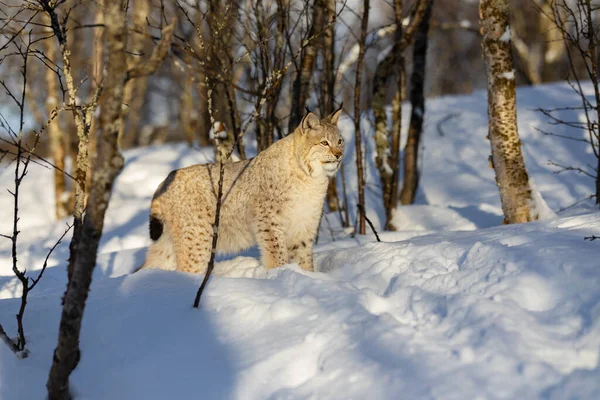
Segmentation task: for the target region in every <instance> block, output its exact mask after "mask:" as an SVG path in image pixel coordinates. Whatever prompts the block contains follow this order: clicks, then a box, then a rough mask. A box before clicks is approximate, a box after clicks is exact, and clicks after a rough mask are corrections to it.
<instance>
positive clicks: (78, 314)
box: [46, 0, 127, 400]
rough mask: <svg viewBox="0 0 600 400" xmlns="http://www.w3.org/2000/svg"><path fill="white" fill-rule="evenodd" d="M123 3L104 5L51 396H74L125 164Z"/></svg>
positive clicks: (125, 74)
mask: <svg viewBox="0 0 600 400" xmlns="http://www.w3.org/2000/svg"><path fill="white" fill-rule="evenodd" d="M126 4H127V1H126V0H123V1H122V2H117V1H112V2H107V5H106V8H105V29H106V40H107V43H108V64H107V73H106V78H105V82H104V85H105V87H104V94H103V102H102V108H101V110H102V114H101V116H100V127H101V130H102V134H101V136H100V141H99V143H98V158H97V162H96V166H95V170H94V174H93V177H92V186H91V191H90V198H89V203H88V207H87V212H86V216H85V220H84V222H83V229H82V235H81V243H80V245H79V246H78V249H77V250H78V254H77V258H76V260H75V267H74V270H73V276H72V278H71V281H70V283H69V289H68V290H67V293H66V295H65V299H64V305H63V311H62V315H61V321H60V328H59V338H58V345H57V347H56V350H55V351H54V358H53V362H52V367H51V369H50V374H49V377H48V382H47V384H46V386H47V388H48V398H49V399H50V400H55V399H70V398H71V397H72V396H71V394H70V393H69V376H70V374H71V372H72V371H73V369H74V368H75V367H76V365H77V361H78V358H79V354H80V353H79V333H80V330H81V320H82V318H83V312H84V308H85V303H86V300H87V297H88V292H89V288H90V284H91V282H92V273H93V270H94V267H95V265H96V253H97V250H98V243H99V241H100V236H101V234H102V228H103V225H104V214H105V212H106V208H107V207H108V201H109V199H110V193H111V190H112V185H113V182H114V179H115V177H116V176H117V174H118V173H119V171H120V170H121V168H122V166H123V157H122V156H121V154H120V153H119V149H118V144H117V141H118V135H119V131H120V125H121V122H122V118H121V104H122V102H123V92H124V84H125V79H126V76H127V63H126V58H125V44H126V40H127V25H126V18H125V7H126Z"/></svg>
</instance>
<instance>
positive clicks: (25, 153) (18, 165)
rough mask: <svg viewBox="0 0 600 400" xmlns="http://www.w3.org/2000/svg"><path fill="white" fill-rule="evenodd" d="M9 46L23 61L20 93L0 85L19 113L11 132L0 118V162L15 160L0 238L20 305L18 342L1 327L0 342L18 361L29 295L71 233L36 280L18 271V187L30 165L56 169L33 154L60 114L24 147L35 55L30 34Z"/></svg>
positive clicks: (55, 113) (24, 352)
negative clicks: (8, 228)
mask: <svg viewBox="0 0 600 400" xmlns="http://www.w3.org/2000/svg"><path fill="white" fill-rule="evenodd" d="M36 14H37V13H34V16H35V15H36ZM28 25H29V22H25V23H24V27H25V28H26V27H27V26H28ZM15 38H16V37H15V36H13V38H12V39H15ZM9 43H11V41H9ZM12 45H13V46H14V48H15V49H16V52H15V53H14V55H18V56H19V57H20V58H21V59H22V68H21V77H22V89H21V92H20V93H19V94H13V92H12V91H11V89H10V88H9V86H8V85H7V84H6V83H5V82H4V81H0V85H2V87H3V88H4V89H5V91H6V93H7V95H8V96H9V97H10V98H11V99H12V100H13V101H14V103H15V104H16V106H17V108H18V110H19V127H18V130H17V131H15V130H13V129H12V127H10V126H9V125H8V122H7V121H6V119H5V118H4V116H2V118H0V127H1V128H3V129H4V130H5V131H7V133H8V139H2V141H3V142H5V143H7V144H9V145H10V147H9V149H7V150H2V151H0V160H2V159H3V158H4V157H5V156H6V155H10V156H14V158H13V160H12V162H13V163H14V186H13V188H12V190H9V192H10V194H11V195H12V197H13V204H12V206H13V221H12V223H13V226H12V228H13V229H12V233H11V234H10V235H6V234H0V238H4V239H8V240H10V242H11V244H12V246H11V256H12V271H13V273H14V274H15V276H16V277H17V279H18V280H19V282H20V283H21V301H20V306H19V311H18V313H17V315H16V319H17V335H18V336H17V340H16V341H13V340H12V339H11V338H10V337H9V336H8V334H7V333H6V331H5V329H4V328H3V326H2V324H0V339H2V341H3V342H5V343H6V344H7V345H8V347H9V348H10V349H11V350H12V351H13V352H14V353H15V355H16V356H17V357H18V358H25V357H27V356H28V354H29V352H28V351H27V349H26V348H25V345H26V344H27V339H26V336H25V328H24V326H23V317H24V315H25V310H26V306H27V298H28V295H29V293H30V292H31V291H32V290H33V289H34V288H35V287H36V285H37V284H38V283H39V281H40V279H41V278H42V276H43V274H44V272H45V270H46V267H47V265H48V259H49V257H50V256H51V255H52V252H53V251H54V249H55V248H56V247H57V246H58V245H59V244H60V243H61V241H62V239H63V238H64V236H65V235H66V234H67V233H68V231H69V230H70V228H71V227H70V226H69V227H68V228H67V229H66V230H65V232H64V233H63V234H62V236H61V237H60V238H59V239H58V241H57V242H56V243H55V244H54V245H53V246H52V248H51V249H50V250H49V251H48V253H47V255H46V258H45V260H44V263H43V265H42V268H41V269H40V271H39V272H38V274H37V277H33V274H31V273H29V274H28V273H27V271H26V268H20V266H19V262H18V254H17V245H18V238H19V233H20V230H19V220H20V217H19V201H20V196H21V184H22V183H23V179H25V176H26V175H27V174H28V172H29V166H30V164H31V162H37V160H41V161H44V162H45V163H46V164H50V165H51V166H53V167H54V168H56V166H54V165H53V164H51V163H49V162H47V161H46V160H44V159H42V158H41V157H39V156H37V155H36V154H35V152H36V148H37V146H38V144H39V143H40V139H41V137H42V134H43V132H44V131H45V130H46V129H47V128H48V127H49V126H52V122H53V121H54V120H55V119H56V117H57V116H58V115H59V113H60V112H61V111H62V108H60V109H59V108H58V106H57V105H56V106H55V107H54V108H53V109H51V110H49V117H48V120H47V122H46V123H45V124H44V125H42V126H41V127H40V129H39V130H37V131H36V132H35V133H34V137H33V141H32V143H31V144H30V145H29V144H27V143H26V141H25V136H24V132H23V127H24V123H25V109H26V107H27V105H26V101H27V99H26V92H27V86H28V83H27V79H28V66H29V63H28V60H29V58H30V57H32V55H33V54H36V55H37V53H34V51H33V50H32V49H31V46H32V39H31V34H29V36H28V41H27V42H23V41H22V40H21V39H18V40H15V41H14V42H12ZM47 68H48V69H50V70H52V69H51V67H50V66H48V67H47ZM53 74H54V73H53ZM59 172H60V173H61V174H62V171H59Z"/></svg>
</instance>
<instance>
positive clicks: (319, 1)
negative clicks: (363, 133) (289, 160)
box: [288, 0, 327, 133]
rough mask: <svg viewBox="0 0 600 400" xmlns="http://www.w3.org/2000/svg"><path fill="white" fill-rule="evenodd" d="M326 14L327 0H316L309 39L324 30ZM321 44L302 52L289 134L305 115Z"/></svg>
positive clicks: (307, 46)
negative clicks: (311, 80)
mask: <svg viewBox="0 0 600 400" xmlns="http://www.w3.org/2000/svg"><path fill="white" fill-rule="evenodd" d="M326 14H327V2H326V1H325V0H315V3H314V5H313V16H312V23H311V26H310V30H309V32H308V36H307V38H311V37H313V36H314V35H315V34H316V32H318V31H319V30H320V29H322V27H323V26H324V25H325V15H326ZM319 42H320V41H318V40H312V41H311V42H310V43H308V44H307V45H306V46H305V47H304V49H303V50H302V59H301V60H300V71H298V72H297V73H296V78H295V80H294V83H293V86H292V108H291V110H290V121H289V124H288V132H290V133H291V132H293V131H294V129H296V127H297V126H298V124H299V123H300V120H302V116H303V115H304V106H305V105H306V100H307V99H308V89H309V88H310V78H311V77H312V73H313V68H314V65H315V59H316V57H317V49H318V46H319Z"/></svg>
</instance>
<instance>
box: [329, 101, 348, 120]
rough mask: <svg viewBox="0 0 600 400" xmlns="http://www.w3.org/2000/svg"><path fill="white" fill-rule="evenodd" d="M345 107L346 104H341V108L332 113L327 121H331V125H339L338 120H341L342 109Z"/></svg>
mask: <svg viewBox="0 0 600 400" xmlns="http://www.w3.org/2000/svg"><path fill="white" fill-rule="evenodd" d="M343 107H344V103H341V104H340V108H338V109H337V110H335V111H334V112H332V113H331V115H330V116H329V117H327V119H329V121H331V123H332V124H333V125H337V123H338V120H339V119H340V115H342V108H343Z"/></svg>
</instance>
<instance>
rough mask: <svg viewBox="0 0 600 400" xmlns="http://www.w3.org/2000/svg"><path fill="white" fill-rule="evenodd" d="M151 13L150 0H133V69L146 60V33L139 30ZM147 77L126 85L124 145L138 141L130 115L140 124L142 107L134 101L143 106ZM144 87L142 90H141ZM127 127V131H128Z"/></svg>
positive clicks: (121, 137)
mask: <svg viewBox="0 0 600 400" xmlns="http://www.w3.org/2000/svg"><path fill="white" fill-rule="evenodd" d="M149 13H150V1H149V0H134V1H133V27H134V30H135V31H136V32H135V33H132V34H131V35H129V40H128V44H129V46H128V47H129V50H128V51H129V52H130V53H131V54H129V55H128V56H127V68H128V69H132V68H133V67H135V65H137V64H139V63H142V62H144V58H143V56H142V55H143V54H144V39H145V37H144V35H143V34H141V33H138V32H145V31H146V18H147V17H148V15H149ZM146 86H147V85H146V82H145V78H139V79H133V80H130V81H129V82H127V84H126V85H125V93H124V95H123V123H122V124H121V128H120V129H121V130H120V132H119V144H120V145H121V146H122V147H125V148H127V147H131V146H132V145H133V144H134V143H136V141H137V132H136V131H134V130H133V129H132V126H131V124H130V123H128V116H129V115H130V114H131V115H132V117H134V118H135V119H136V121H135V122H136V125H137V124H139V114H140V111H141V110H140V109H137V110H134V109H133V105H134V103H135V104H136V105H137V106H138V107H140V108H141V106H142V105H143V103H144V102H143V98H144V97H145V96H146V93H145V89H146ZM139 89H142V90H139ZM138 97H142V101H141V102H140V101H138ZM126 129H127V131H126Z"/></svg>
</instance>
